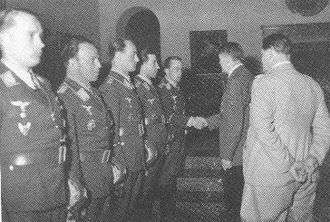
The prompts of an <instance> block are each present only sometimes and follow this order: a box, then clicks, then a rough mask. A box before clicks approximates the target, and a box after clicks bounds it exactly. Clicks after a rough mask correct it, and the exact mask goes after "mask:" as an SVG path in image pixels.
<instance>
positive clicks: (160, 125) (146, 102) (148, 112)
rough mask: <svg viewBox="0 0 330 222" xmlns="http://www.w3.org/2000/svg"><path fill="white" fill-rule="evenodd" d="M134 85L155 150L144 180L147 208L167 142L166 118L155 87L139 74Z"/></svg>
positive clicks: (153, 197)
mask: <svg viewBox="0 0 330 222" xmlns="http://www.w3.org/2000/svg"><path fill="white" fill-rule="evenodd" d="M135 85H136V90H137V92H138V95H139V97H140V101H141V103H142V105H143V110H144V123H145V127H146V133H147V135H148V140H149V141H150V142H151V143H152V144H153V147H155V148H156V151H157V160H156V161H155V162H154V163H153V164H152V165H151V166H150V167H149V168H148V171H147V174H146V178H145V182H144V188H143V190H144V192H143V194H144V197H145V198H146V201H147V204H149V206H147V208H148V209H151V206H150V205H152V202H153V200H154V199H155V196H156V194H157V192H156V190H155V189H156V185H157V182H158V179H159V176H160V169H161V167H162V165H163V162H164V159H165V153H166V151H165V147H166V142H167V131H166V126H165V123H166V120H165V115H164V110H163V108H162V104H161V101H160V99H159V96H158V92H157V89H156V87H155V86H154V85H152V84H149V83H148V82H147V81H145V80H143V79H142V78H140V77H139V76H137V77H136V78H135Z"/></svg>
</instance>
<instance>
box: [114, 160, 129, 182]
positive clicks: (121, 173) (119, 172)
mask: <svg viewBox="0 0 330 222" xmlns="http://www.w3.org/2000/svg"><path fill="white" fill-rule="evenodd" d="M112 172H113V184H117V183H119V182H120V181H122V180H123V178H124V177H125V175H126V168H125V167H122V166H118V164H114V165H112Z"/></svg>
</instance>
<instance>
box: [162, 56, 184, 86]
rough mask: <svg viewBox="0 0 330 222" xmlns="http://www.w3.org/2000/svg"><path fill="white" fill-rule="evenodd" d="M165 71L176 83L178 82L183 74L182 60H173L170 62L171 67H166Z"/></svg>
mask: <svg viewBox="0 0 330 222" xmlns="http://www.w3.org/2000/svg"><path fill="white" fill-rule="evenodd" d="M165 72H166V74H168V75H169V76H170V78H171V79H172V80H173V81H174V82H175V83H178V82H179V81H180V80H181V76H182V62H181V61H179V60H172V61H171V62H170V67H169V68H168V69H165Z"/></svg>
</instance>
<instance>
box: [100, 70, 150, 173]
mask: <svg viewBox="0 0 330 222" xmlns="http://www.w3.org/2000/svg"><path fill="white" fill-rule="evenodd" d="M100 91H101V93H102V95H103V97H104V100H105V103H106V104H107V106H108V108H109V109H110V110H111V111H112V114H113V118H114V122H115V148H114V151H115V158H116V160H117V161H119V162H120V163H122V164H124V165H125V166H126V167H127V168H128V170H129V171H133V172H137V171H140V170H144V169H145V157H146V156H145V143H144V119H143V112H142V107H141V104H140V100H139V97H138V95H137V92H136V91H135V88H134V85H132V84H131V83H130V82H129V81H128V80H126V79H125V78H124V77H123V76H122V75H120V74H118V73H115V72H113V71H110V74H109V76H108V79H107V81H106V82H104V83H103V84H102V85H101V86H100Z"/></svg>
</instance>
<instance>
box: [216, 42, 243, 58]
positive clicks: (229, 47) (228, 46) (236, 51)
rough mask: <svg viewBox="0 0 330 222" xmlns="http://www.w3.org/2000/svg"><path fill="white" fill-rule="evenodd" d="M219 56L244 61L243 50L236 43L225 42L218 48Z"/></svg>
mask: <svg viewBox="0 0 330 222" xmlns="http://www.w3.org/2000/svg"><path fill="white" fill-rule="evenodd" d="M220 54H228V55H229V56H231V57H232V58H233V59H234V60H239V61H242V60H243V59H244V50H243V48H242V46H241V45H240V44H239V43H237V42H227V43H225V44H224V45H222V46H221V47H220V48H219V55H220Z"/></svg>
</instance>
